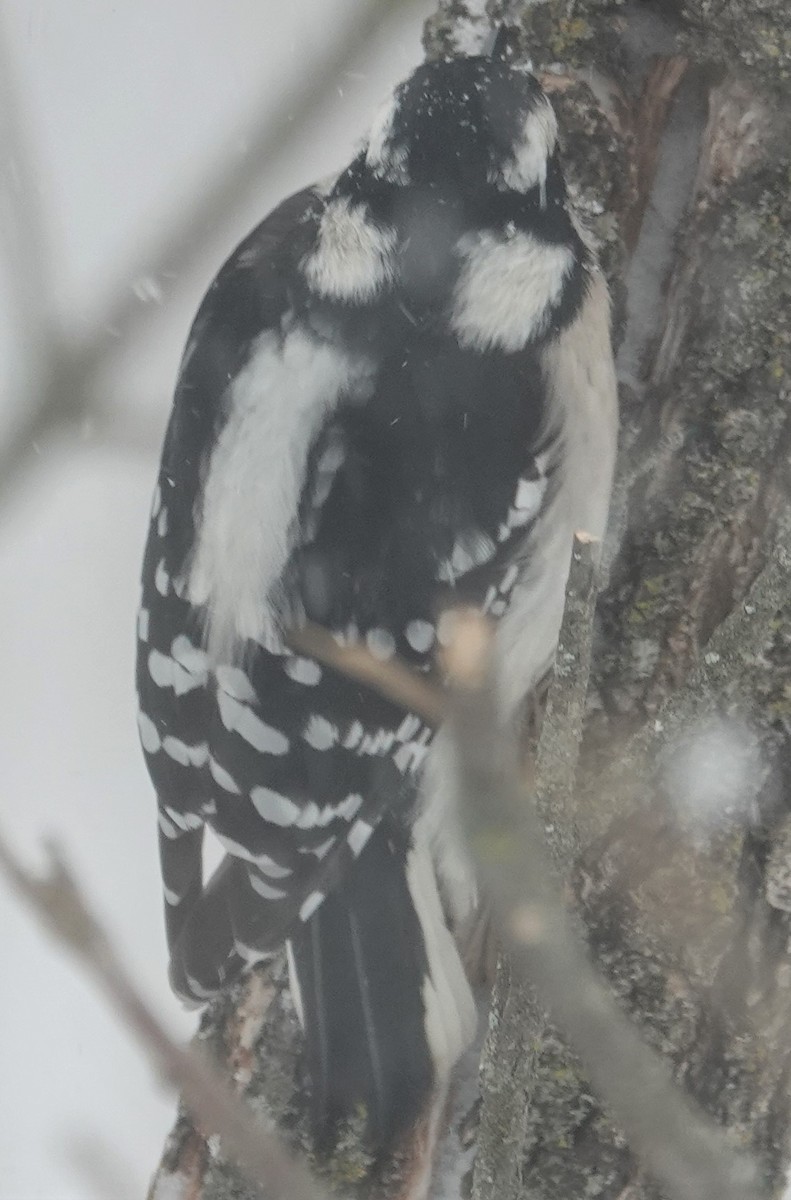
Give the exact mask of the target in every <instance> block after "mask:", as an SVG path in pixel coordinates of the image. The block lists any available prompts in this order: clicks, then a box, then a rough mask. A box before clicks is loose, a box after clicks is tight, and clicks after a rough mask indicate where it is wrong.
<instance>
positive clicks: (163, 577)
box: [154, 558, 170, 596]
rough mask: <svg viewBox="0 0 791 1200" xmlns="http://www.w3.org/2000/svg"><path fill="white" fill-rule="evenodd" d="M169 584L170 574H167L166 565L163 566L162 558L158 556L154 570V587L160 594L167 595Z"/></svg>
mask: <svg viewBox="0 0 791 1200" xmlns="http://www.w3.org/2000/svg"><path fill="white" fill-rule="evenodd" d="M169 586H170V576H169V575H168V570H167V567H166V566H165V560H164V558H160V560H159V562H158V563H157V569H156V571H155V572H154V587H155V588H156V589H157V591H158V592H159V594H160V596H167V594H168V587H169Z"/></svg>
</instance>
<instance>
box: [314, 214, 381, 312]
mask: <svg viewBox="0 0 791 1200" xmlns="http://www.w3.org/2000/svg"><path fill="white" fill-rule="evenodd" d="M396 241H397V238H396V232H395V230H394V229H382V228H381V227H380V226H378V225H376V224H374V222H373V221H371V220H370V218H369V216H368V209H367V207H366V206H365V205H363V204H352V203H351V202H350V201H349V200H348V199H346V198H342V199H338V200H330V202H329V204H328V205H327V207H326V209H325V210H324V215H323V216H322V218H321V222H320V224H319V232H318V240H317V245H316V249H315V250H314V251H313V253H312V254H309V255H308V256H307V258H306V259H305V260H304V262H303V264H302V270H303V272H304V274H305V278H306V279H307V281H308V283H309V285H310V286H311V288H312V289H313V290H314V292H318V293H319V295H320V296H329V297H331V298H332V299H334V300H354V301H357V302H360V301H363V300H370V299H371V297H372V296H374V295H375V294H376V293H377V292H378V291H380V289H382V288H383V287H385V286H386V285H388V284H389V283H390V282H391V281H392V279H393V276H394V274H395V256H394V251H395V247H396Z"/></svg>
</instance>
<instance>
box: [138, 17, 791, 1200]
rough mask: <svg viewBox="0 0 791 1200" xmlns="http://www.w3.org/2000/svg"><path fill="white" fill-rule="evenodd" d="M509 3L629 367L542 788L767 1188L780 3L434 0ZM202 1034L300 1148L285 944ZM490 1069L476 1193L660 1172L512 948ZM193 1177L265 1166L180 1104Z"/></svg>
mask: <svg viewBox="0 0 791 1200" xmlns="http://www.w3.org/2000/svg"><path fill="white" fill-rule="evenodd" d="M499 19H503V20H506V21H508V23H509V24H512V25H514V26H515V27H516V28H517V30H518V32H517V34H516V35H515V43H516V50H517V52H518V53H519V54H521V55H523V56H525V57H527V56H529V57H530V58H531V59H532V62H533V65H534V69H535V70H536V72H537V74H538V75H539V76H540V78H541V79H542V82H543V83H544V86H545V87H546V88H547V90H548V91H550V92H551V94H552V99H553V102H554V104H555V107H556V110H557V113H558V120H559V124H560V128H561V131H562V138H563V144H564V160H565V167H566V172H567V176H568V178H569V179H570V182H571V185H572V188H573V192H574V197H575V202H576V203H577V205H578V207H579V209H580V210H581V212H582V214H583V216H584V219H585V221H586V224H587V225H588V227H589V228H590V229H591V230H592V232H593V234H594V236H595V238H596V239H597V241H598V244H599V252H600V256H601V259H602V262H603V265H604V268H605V270H606V272H607V274H608V277H609V279H610V283H611V291H612V295H613V305H614V327H615V337H616V343H617V346H618V348H619V365H620V373H621V379H622V416H623V419H622V444H621V459H620V465H619V473H618V480H617V486H616V493H615V499H614V506H613V507H614V511H613V521H612V526H613V529H612V534H611V538H610V544H609V545H608V547H607V548H606V559H607V565H608V580H607V583H606V586H605V587H604V588H603V591H602V593H601V595H600V598H599V604H598V615H597V621H596V626H595V634H594V638H593V653H592V665H591V682H590V688H589V692H588V701H587V712H586V713H585V714H583V715H584V716H585V721H584V731H583V732H582V734H581V736H580V727H581V725H582V720H581V715H580V713H579V709H580V705H579V697H578V696H574V695H571V696H566V697H565V700H564V693H563V691H562V689H561V690H560V691H558V690H557V689H556V690H555V698H554V701H551V703H554V704H555V705H556V710H555V711H556V713H557V712H561V713H563V714H564V715H563V717H562V719H560V720H555V721H554V723H553V722H552V720H550V723H549V726H548V730H549V731H550V732H551V734H552V736H551V737H550V736H549V732H548V733H547V735H546V736H545V739H544V741H543V743H542V751H541V754H540V755H539V767H538V788H539V802H540V803H539V811H540V813H541V816H542V818H543V820H544V822H545V823H546V824H547V825H548V826H550V827H551V828H552V840H553V846H554V849H555V855H554V857H555V866H556V868H557V870H558V871H559V872H560V873H561V874H562V875H563V877H564V882H565V885H566V892H567V895H568V896H569V898H570V900H571V902H572V904H573V907H574V909H575V912H576V913H577V915H578V918H579V920H580V922H581V924H582V926H583V927H584V929H585V935H586V938H587V942H588V946H589V948H590V952H591V956H592V958H593V961H594V962H595V964H596V965H597V967H598V968H599V970H600V971H601V972H602V973H603V975H604V976H605V977H606V979H607V980H608V981H609V984H610V986H611V988H612V990H613V991H614V994H615V995H616V997H617V999H618V1000H619V1002H620V1004H621V1005H622V1007H623V1010H624V1012H625V1013H626V1014H628V1015H629V1018H630V1019H631V1020H633V1021H634V1022H635V1023H636V1024H637V1026H638V1027H639V1029H640V1031H641V1033H642V1036H643V1037H644V1038H645V1041H646V1042H647V1043H648V1044H649V1045H651V1046H653V1047H654V1048H655V1049H656V1050H657V1051H658V1052H660V1053H661V1055H662V1056H663V1057H664V1059H665V1060H666V1062H667V1063H668V1064H669V1065H670V1067H671V1068H672V1071H673V1074H674V1076H675V1077H676V1079H677V1081H678V1082H679V1085H680V1086H682V1087H683V1088H684V1089H685V1090H686V1091H687V1093H688V1094H689V1095H690V1096H691V1097H692V1098H693V1099H695V1100H696V1101H698V1102H699V1103H700V1104H701V1105H702V1106H703V1108H705V1109H706V1110H707V1111H708V1112H709V1113H710V1114H711V1115H712V1116H713V1117H714V1118H715V1119H716V1121H717V1122H719V1123H720V1124H721V1125H722V1126H723V1127H725V1128H726V1129H727V1131H728V1134H729V1136H730V1138H731V1139H732V1141H733V1144H734V1145H735V1146H737V1147H739V1148H740V1149H747V1150H750V1151H751V1152H752V1153H753V1155H754V1156H755V1158H756V1160H757V1162H758V1165H759V1170H760V1175H761V1179H762V1181H763V1183H764V1184H765V1186H766V1189H767V1192H768V1194H772V1195H778V1196H779V1195H780V1194H781V1191H782V1180H783V1175H784V1171H785V1168H786V1165H787V1162H788V1157H789V1145H788V1139H789V1111H788V1110H789V1102H788V1069H789V1046H791V1037H789V1033H790V1032H791V1031H789V1029H788V1022H789V1018H788V1016H787V1012H788V1010H789V1003H788V1001H789V999H790V998H791V957H789V945H791V924H790V923H789V914H790V913H791V882H790V881H791V809H790V807H789V795H788V783H789V775H790V774H791V754H790V753H789V732H790V731H791V670H789V664H790V663H791V625H790V624H789V617H791V597H790V596H789V588H788V584H789V578H790V577H791V515H790V510H789V448H790V447H791V410H790V409H789V395H790V393H791V382H790V381H791V187H790V186H789V184H790V181H791V161H790V159H791V141H790V140H789V137H788V129H789V124H790V122H789V108H790V107H791V105H789V90H788V89H789V77H790V76H791V10H790V9H788V7H787V4H786V0H762V2H761V3H758V4H754V5H746V4H743V3H741V2H740V0H678V2H677V3H674V4H671V3H666V4H661V3H656V4H653V5H648V4H635V5H632V6H627V5H625V4H621V3H618V2H617V0H616V2H614V3H613V2H612V0H610V2H608V3H604V2H603V0H576V3H573V4H569V3H567V2H566V0H545V2H538V3H530V2H529V0H511V2H509V0H490V2H489V4H488V5H487V13H486V16H485V17H484V15H483V12H482V6H481V4H480V2H478V3H474V2H473V0H470V3H465V2H464V0H444V2H443V3H441V4H440V6H439V10H438V12H437V14H436V15H435V16H434V17H433V18H432V19H431V20H430V21H429V23H428V26H427V31H426V47H427V51H428V53H429V54H432V55H436V54H440V53H454V52H456V50H457V49H458V46H459V41H458V39H459V37H460V36H461V35H462V34H463V35H464V36H465V37H469V35H470V31H471V30H472V31H475V30H476V29H481V30H483V28H484V27H488V25H489V22H490V21H491V20H499ZM584 626H585V622H584V621H583V622H580V633H579V635H578V636H579V637H580V644H579V645H576V646H571V647H569V648H568V653H570V654H572V655H573V656H575V657H576V658H579V657H584V656H585V654H586V653H587V640H586V635H585V633H584ZM565 701H568V702H569V706H568V707H567V708H566V709H564V708H563V705H564V703H565ZM557 706H559V708H558V707H557ZM575 706H576V707H575ZM575 713H576V715H575ZM569 714H570V715H569ZM577 760H578V761H577ZM574 763H576V764H577V765H576V770H575V771H573V770H572V771H570V769H569V764H574ZM542 782H543V783H544V785H545V786H543V787H542ZM202 1038H203V1040H205V1041H208V1042H209V1043H210V1044H212V1045H213V1046H214V1047H215V1049H216V1051H217V1053H218V1056H219V1057H220V1059H221V1060H223V1061H228V1060H230V1062H231V1066H232V1073H234V1077H235V1079H236V1080H237V1083H238V1086H239V1090H240V1091H241V1092H243V1093H244V1094H245V1095H246V1096H247V1097H248V1098H249V1099H250V1102H251V1103H252V1104H253V1105H254V1107H256V1108H257V1109H258V1110H260V1111H261V1112H262V1113H264V1114H268V1115H270V1116H272V1117H274V1119H276V1120H277V1122H278V1123H279V1124H280V1125H281V1127H283V1128H284V1129H286V1130H287V1131H288V1133H289V1137H290V1140H291V1141H292V1143H294V1144H296V1145H297V1146H300V1147H302V1148H303V1149H305V1150H306V1152H307V1153H308V1156H309V1139H308V1135H307V1132H306V1131H305V1130H304V1129H303V1128H302V1125H301V1123H300V1118H299V1112H300V1111H301V1106H302V1103H303V1101H304V1097H303V1096H302V1079H301V1074H300V1072H301V1067H300V1060H299V1038H298V1035H297V1027H296V1022H295V1020H294V1017H293V1012H292V1010H291V1006H290V1002H289V999H288V995H287V990H286V988H285V985H284V979H283V973H282V969H281V971H280V973H279V974H278V973H277V972H276V973H275V977H274V979H273V980H271V981H265V980H263V978H262V977H259V976H254V977H253V978H252V979H251V980H250V981H249V982H248V983H247V984H245V985H244V986H242V987H240V988H239V989H237V992H236V993H234V995H232V996H230V997H229V998H228V999H227V1000H226V1001H225V1002H224V1003H223V1004H222V1005H220V1006H218V1007H217V1008H215V1009H213V1010H212V1011H211V1012H210V1013H208V1014H207V1016H206V1018H205V1020H204V1029H203V1035H202ZM481 1091H482V1105H481V1115H480V1121H479V1124H478V1129H477V1158H476V1165H475V1171H474V1180H473V1194H474V1196H475V1197H476V1200H490V1198H492V1200H493V1198H494V1197H497V1200H509V1198H511V1197H517V1196H518V1197H520V1198H522V1200H528V1198H529V1200H539V1198H541V1200H543V1198H545V1197H546V1198H547V1200H549V1198H550V1197H552V1200H572V1198H575V1197H582V1196H600V1197H604V1198H607V1200H615V1198H616V1197H620V1198H622V1200H627V1198H628V1200H643V1198H646V1200H647V1198H648V1197H654V1196H657V1195H659V1193H658V1191H657V1189H656V1186H655V1185H654V1184H653V1183H652V1182H651V1181H650V1180H649V1179H648V1178H647V1177H646V1176H645V1174H644V1173H643V1172H642V1170H641V1167H640V1164H639V1163H638V1162H637V1161H636V1159H635V1157H634V1155H633V1154H632V1153H631V1152H630V1148H629V1146H628V1145H627V1143H626V1141H625V1138H624V1136H623V1134H622V1133H621V1132H620V1131H619V1129H618V1128H617V1127H616V1126H615V1125H614V1124H613V1123H612V1121H611V1119H610V1118H609V1116H608V1113H607V1112H606V1111H605V1109H604V1108H603V1106H602V1103H601V1101H600V1100H599V1098H598V1096H597V1095H596V1094H595V1093H594V1091H593V1089H592V1088H591V1086H590V1085H589V1083H588V1082H587V1080H586V1078H585V1074H584V1071H583V1069H582V1067H581V1065H580V1061H579V1059H578V1058H577V1056H576V1054H575V1053H574V1051H573V1050H571V1049H570V1048H569V1047H568V1046H567V1045H566V1043H565V1041H564V1039H563V1037H562V1035H561V1034H560V1033H559V1032H558V1030H557V1029H556V1028H555V1027H554V1026H553V1024H552V1022H551V1016H548V1015H547V1014H545V1013H544V1012H542V1010H541V1008H540V1006H539V1005H538V1003H537V1001H536V999H535V997H534V995H533V993H532V991H531V990H530V988H529V987H527V986H525V985H524V984H523V983H521V982H518V981H516V980H515V978H514V977H513V976H512V973H511V971H510V969H509V966H508V963H507V961H504V962H503V964H502V965H501V967H500V970H499V972H498V977H497V981H496V985H495V990H494V999H493V1006H492V1012H491V1019H490V1026H489V1033H488V1037H487V1040H486V1044H485V1047H484V1054H483V1062H482V1074H481ZM664 1136H665V1131H664V1130H663V1129H662V1128H661V1127H660V1128H658V1129H657V1137H658V1138H659V1139H661V1138H663V1137H664ZM399 1170H400V1167H399V1164H394V1165H393V1169H392V1172H391V1174H390V1176H389V1177H388V1178H387V1179H384V1180H383V1179H373V1178H372V1177H371V1173H370V1163H369V1162H368V1160H367V1159H366V1158H365V1155H363V1154H361V1152H360V1150H359V1147H358V1146H357V1145H356V1143H355V1136H354V1130H349V1131H348V1137H347V1138H346V1139H345V1140H344V1142H343V1144H342V1145H341V1146H340V1147H339V1150H338V1154H337V1155H336V1159H335V1160H334V1161H333V1162H332V1163H331V1164H330V1165H329V1167H328V1168H327V1169H326V1170H325V1178H327V1180H328V1182H329V1183H330V1184H332V1185H333V1186H334V1187H336V1188H337V1189H338V1190H340V1191H342V1192H343V1193H344V1194H346V1195H369V1194H371V1193H372V1191H373V1192H376V1194H398V1193H399V1192H400V1191H402V1190H403V1180H401V1182H399V1179H400V1176H399ZM174 1174H178V1175H179V1176H180V1177H181V1179H182V1181H183V1182H184V1187H185V1190H184V1193H183V1194H184V1196H185V1197H187V1196H194V1197H196V1198H197V1197H201V1198H202V1200H240V1198H242V1197H246V1196H248V1195H249V1191H248V1190H247V1189H246V1188H245V1185H244V1184H243V1183H242V1182H241V1181H240V1179H239V1177H238V1176H237V1174H236V1172H235V1171H234V1170H233V1169H232V1168H231V1167H230V1166H229V1165H228V1164H227V1163H226V1162H225V1161H224V1160H223V1156H222V1152H221V1149H220V1151H219V1152H218V1151H217V1147H216V1146H213V1145H212V1142H211V1139H208V1141H207V1139H206V1138H204V1137H203V1135H202V1134H201V1132H200V1131H199V1130H196V1129H195V1128H194V1127H193V1126H192V1125H191V1123H190V1122H189V1121H188V1119H187V1118H186V1117H184V1116H182V1117H181V1118H180V1120H179V1122H178V1124H177V1126H176V1128H175V1129H174V1132H173V1135H172V1137H171V1140H170V1143H169V1146H168V1148H167V1151H166V1155H165V1159H164V1160H163V1164H162V1167H161V1169H160V1176H159V1178H160V1182H161V1181H163V1180H165V1179H166V1178H172V1176H173V1175H174ZM156 1194H157V1184H156V1183H155V1185H154V1195H156ZM163 1194H164V1193H163Z"/></svg>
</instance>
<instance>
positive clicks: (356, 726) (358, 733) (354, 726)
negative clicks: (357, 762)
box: [341, 721, 365, 750]
mask: <svg viewBox="0 0 791 1200" xmlns="http://www.w3.org/2000/svg"><path fill="white" fill-rule="evenodd" d="M364 734H365V729H364V728H363V725H362V722H360V721H352V723H351V725H350V726H349V730H348V733H347V734H346V737H345V738H344V739H343V742H342V743H341V745H342V746H343V748H344V750H356V749H357V747H358V746H359V744H360V742H361V741H362V740H363V736H364Z"/></svg>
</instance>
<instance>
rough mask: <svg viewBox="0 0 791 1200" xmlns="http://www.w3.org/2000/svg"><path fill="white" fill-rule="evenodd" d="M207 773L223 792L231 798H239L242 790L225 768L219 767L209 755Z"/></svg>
mask: <svg viewBox="0 0 791 1200" xmlns="http://www.w3.org/2000/svg"><path fill="white" fill-rule="evenodd" d="M209 771H210V772H211V777H212V779H213V780H214V782H215V783H218V784H219V785H220V787H221V788H222V790H223V791H224V792H230V793H231V795H232V796H241V794H242V789H241V788H240V787H239V784H238V783H237V782H236V780H235V779H234V778H233V776H232V775H231V774H230V772H229V771H226V769H225V767H221V766H220V764H219V763H218V762H217V760H216V759H215V758H212V757H211V755H209Z"/></svg>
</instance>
